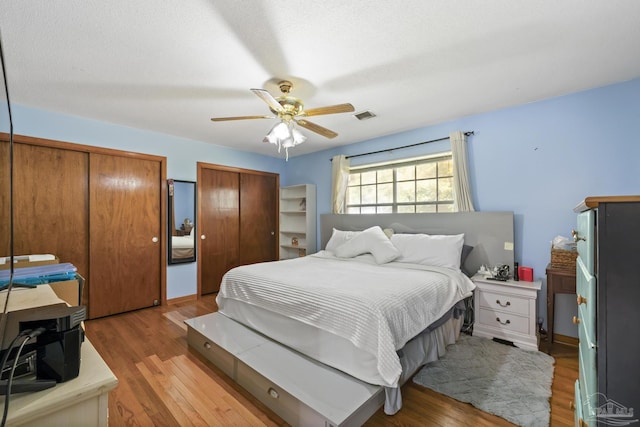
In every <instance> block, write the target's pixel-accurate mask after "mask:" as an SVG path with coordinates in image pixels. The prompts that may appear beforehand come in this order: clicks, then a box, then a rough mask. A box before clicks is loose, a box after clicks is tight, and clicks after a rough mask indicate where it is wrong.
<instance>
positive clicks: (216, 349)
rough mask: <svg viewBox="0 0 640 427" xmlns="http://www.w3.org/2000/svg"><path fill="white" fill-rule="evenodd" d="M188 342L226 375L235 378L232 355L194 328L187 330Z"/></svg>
mask: <svg viewBox="0 0 640 427" xmlns="http://www.w3.org/2000/svg"><path fill="white" fill-rule="evenodd" d="M187 342H188V343H189V345H190V346H191V347H192V348H194V349H196V350H197V351H198V352H199V353H200V354H202V355H203V356H204V357H206V358H207V360H209V361H210V362H211V363H213V364H214V365H216V366H217V367H218V368H220V369H221V370H222V371H223V372H224V373H225V374H227V375H228V376H230V377H231V378H233V377H234V374H235V358H234V357H233V355H232V354H231V353H229V352H228V351H226V350H224V349H223V348H222V347H220V346H219V345H218V344H216V343H215V342H213V340H211V339H209V338H207V337H205V336H204V335H202V334H201V333H200V332H198V331H196V330H194V329H193V328H187Z"/></svg>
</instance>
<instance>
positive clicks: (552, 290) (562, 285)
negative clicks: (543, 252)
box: [547, 264, 576, 344]
mask: <svg viewBox="0 0 640 427" xmlns="http://www.w3.org/2000/svg"><path fill="white" fill-rule="evenodd" d="M575 293H576V271H575V270H567V269H561V268H553V267H551V264H549V265H547V337H549V344H551V343H553V314H554V313H553V306H554V302H555V296H556V294H575Z"/></svg>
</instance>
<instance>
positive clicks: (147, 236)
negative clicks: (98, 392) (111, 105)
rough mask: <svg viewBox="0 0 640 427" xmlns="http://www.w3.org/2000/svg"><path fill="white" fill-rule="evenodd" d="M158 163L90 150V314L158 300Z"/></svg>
mask: <svg viewBox="0 0 640 427" xmlns="http://www.w3.org/2000/svg"><path fill="white" fill-rule="evenodd" d="M160 175H161V171H160V164H159V163H158V162H157V161H153V160H146V159H138V158H127V157H120V156H112V155H105V154H97V153H91V155H90V176H89V180H90V187H91V195H90V213H91V214H90V218H91V223H90V233H91V242H90V250H89V252H90V262H91V274H90V283H91V292H90V295H89V298H90V301H89V307H90V316H91V317H92V318H95V317H101V316H108V315H110V314H115V313H122V312H125V311H130V310H136V309H139V308H144V307H150V306H153V305H156V304H159V303H160V269H161V263H160V260H161V257H162V254H161V245H160V238H161V236H162V234H163V232H162V227H161V225H160V216H159V215H158V213H159V212H160V209H161V206H160V186H159V183H160Z"/></svg>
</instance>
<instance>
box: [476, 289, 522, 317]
mask: <svg viewBox="0 0 640 427" xmlns="http://www.w3.org/2000/svg"><path fill="white" fill-rule="evenodd" d="M482 307H486V308H490V309H492V310H498V311H503V312H507V313H515V314H519V315H521V316H529V300H528V299H526V298H519V297H514V296H513V295H505V294H500V293H497V292H486V291H480V308H482Z"/></svg>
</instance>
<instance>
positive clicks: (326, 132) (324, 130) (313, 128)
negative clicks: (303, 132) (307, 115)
mask: <svg viewBox="0 0 640 427" xmlns="http://www.w3.org/2000/svg"><path fill="white" fill-rule="evenodd" d="M295 122H296V123H297V124H299V125H300V126H302V127H303V128H305V129H309V130H310V131H312V132H315V133H317V134H320V135H322V136H324V137H325V138H329V139H331V138H335V137H336V136H338V134H337V133H335V132H334V131H332V130H329V129H327V128H325V127H322V126H320V125H317V124H315V123H311V122H310V121H308V120H304V119H296V120H295Z"/></svg>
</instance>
